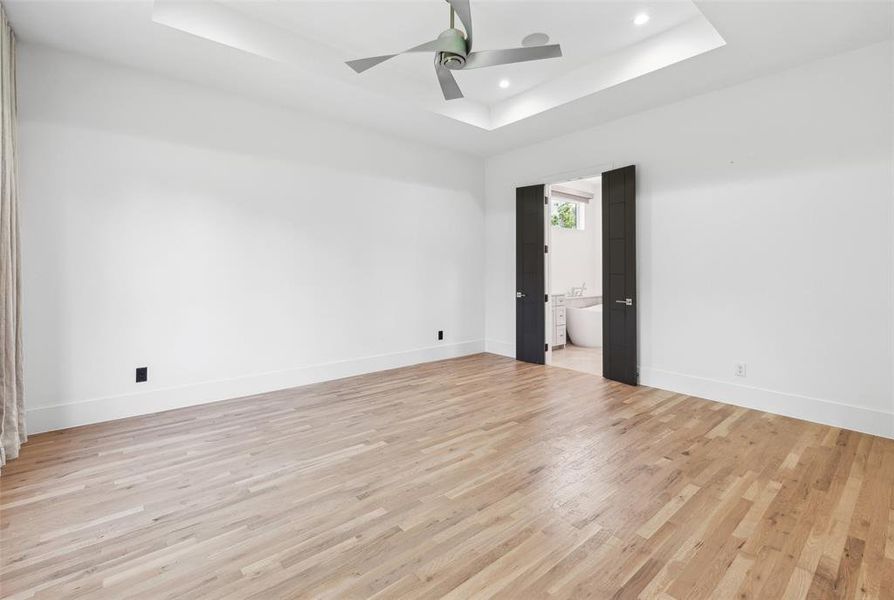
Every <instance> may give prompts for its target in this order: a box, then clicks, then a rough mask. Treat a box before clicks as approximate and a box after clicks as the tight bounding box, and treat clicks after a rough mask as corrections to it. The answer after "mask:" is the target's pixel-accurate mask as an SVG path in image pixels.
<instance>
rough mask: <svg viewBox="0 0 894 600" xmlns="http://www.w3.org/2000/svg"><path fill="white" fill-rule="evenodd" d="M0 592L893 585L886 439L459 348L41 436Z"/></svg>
mask: <svg viewBox="0 0 894 600" xmlns="http://www.w3.org/2000/svg"><path fill="white" fill-rule="evenodd" d="M0 485H2V490H0V509H2V517H0V534H2V559H0V569H2V570H0V573H2V575H0V577H2V579H0V584H2V595H3V597H4V598H27V597H35V598H54V599H55V598H114V599H124V598H150V599H161V598H185V599H196V598H258V599H272V598H367V597H375V598H404V597H406V598H437V597H447V598H475V597H500V598H511V599H525V600H526V599H533V598H569V597H580V598H584V597H588V598H599V599H602V598H606V599H607V598H637V597H639V598H658V599H663V600H669V599H678V600H683V599H690V598H718V599H736V598H756V599H761V600H766V599H773V598H792V599H795V598H810V599H815V598H878V599H891V598H894V493H892V492H894V441H890V440H885V439H882V438H877V437H872V436H869V435H862V434H859V433H854V432H851V431H844V430H840V429H836V428H832V427H825V426H821V425H814V424H810V423H805V422H801V421H795V420H792V419H787V418H783V417H778V416H773V415H769V414H764V413H760V412H755V411H749V410H744V409H740V408H736V407H733V406H727V405H723V404H717V403H712V402H708V401H705V400H699V399H696V398H690V397H687V396H683V395H678V394H673V393H670V392H664V391H659V390H654V389H649V388H645V387H640V388H632V387H627V386H624V385H622V384H617V383H611V382H608V381H606V380H603V379H601V378H599V377H595V376H593V375H588V374H584V373H577V372H575V371H569V370H565V369H554V368H549V367H542V366H536V365H529V364H524V363H520V362H515V361H512V360H509V359H505V358H501V357H495V356H492V355H477V356H472V357H465V358H461V359H456V360H452V361H444V362H439V363H432V364H427V365H420V366H416V367H409V368H405V369H399V370H395V371H389V372H384V373H377V374H372V375H366V376H360V377H354V378H350V379H345V380H341V381H334V382H328V383H323V384H318V385H313V386H308V387H303V388H297V389H292V390H285V391H281V392H275V393H271V394H266V395H262V396H256V397H252V398H245V399H239V400H233V401H227V402H220V403H216V404H209V405H204V406H198V407H193V408H188V409H182V410H177V411H171V412H167V413H162V414H156V415H151V416H145V417H139V418H133V419H127V420H122V421H117V422H112V423H105V424H99V425H92V426H87V427H81V428H77V429H70V430H66V431H60V432H53V433H47V434H43V435H37V436H34V437H33V438H32V439H31V440H30V441H29V442H28V444H27V445H26V447H25V448H24V450H23V452H22V455H21V457H20V458H19V459H18V460H16V461H13V462H11V463H10V464H9V465H8V466H7V467H6V468H5V470H4V472H3V476H2V479H0Z"/></svg>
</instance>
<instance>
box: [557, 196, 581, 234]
mask: <svg viewBox="0 0 894 600" xmlns="http://www.w3.org/2000/svg"><path fill="white" fill-rule="evenodd" d="M551 222H552V224H553V225H555V226H557V227H564V228H565V229H577V206H575V204H574V203H573V202H562V203H561V204H556V205H555V206H554V207H553V214H552V219H551Z"/></svg>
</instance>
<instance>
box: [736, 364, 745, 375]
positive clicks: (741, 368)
mask: <svg viewBox="0 0 894 600" xmlns="http://www.w3.org/2000/svg"><path fill="white" fill-rule="evenodd" d="M736 377H745V363H736Z"/></svg>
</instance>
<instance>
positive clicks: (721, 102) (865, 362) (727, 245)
mask: <svg viewBox="0 0 894 600" xmlns="http://www.w3.org/2000/svg"><path fill="white" fill-rule="evenodd" d="M892 67H894V64H892V48H891V44H890V43H884V44H880V45H875V46H871V47H868V48H864V49H861V50H858V51H855V52H851V53H848V54H844V55H840V56H836V57H833V58H829V59H826V60H822V61H819V62H815V63H811V64H808V65H805V66H802V67H800V68H797V69H794V70H791V71H787V72H784V73H779V74H777V75H774V76H770V77H765V78H761V79H757V80H754V81H751V82H748V83H745V84H742V85H738V86H736V87H732V88H728V89H725V90H721V91H718V92H714V93H711V94H706V95H703V96H699V97H695V98H691V99H688V100H686V101H683V102H680V103H677V104H673V105H668V106H666V107H662V108H659V109H656V110H651V111H648V112H644V113H641V114H638V115H634V116H631V117H628V118H624V119H620V120H617V121H614V122H611V123H608V124H605V125H603V126H600V127H597V128H594V129H589V130H585V131H580V132H578V133H575V134H573V135H569V136H565V137H562V138H557V139H554V140H551V141H548V142H545V143H541V144H537V145H534V146H530V147H526V148H522V149H519V150H517V151H513V152H512V153H509V154H504V155H501V156H498V157H495V158H493V159H491V160H489V161H488V165H487V172H486V178H487V181H486V194H487V218H486V239H487V242H486V245H487V324H486V331H487V334H486V335H487V348H488V349H489V350H490V351H493V352H499V353H503V354H508V355H511V354H512V352H513V349H514V327H515V323H514V319H515V314H514V298H513V292H514V289H515V287H514V277H515V275H514V273H515V256H514V248H515V242H514V235H515V233H514V232H515V211H514V205H515V200H514V188H515V187H516V186H518V185H526V184H533V183H537V182H541V181H556V180H557V179H556V178H555V176H554V174H557V173H577V174H582V175H583V174H589V171H588V170H589V169H590V168H592V167H593V166H595V165H604V164H613V165H615V166H623V165H627V164H636V165H637V185H638V212H637V218H638V224H637V236H638V242H637V243H638V257H637V269H638V285H639V307H638V308H639V312H638V315H639V344H640V346H639V364H640V374H641V377H640V379H641V382H642V383H644V384H648V385H654V386H656V387H661V388H665V389H670V390H675V391H680V392H684V393H692V394H697V395H700V396H703V397H708V398H712V399H716V400H721V401H725V402H731V403H734V404H741V405H745V406H752V407H755V408H759V409H762V410H767V411H769V412H774V413H781V414H787V415H792V416H798V417H802V418H805V419H810V420H814V421H819V422H824V423H832V424H836V425H841V426H846V427H850V428H854V429H859V430H862V431H869V432H874V433H879V434H883V435H888V436H894V406H892V404H894V402H892V378H891V364H892V333H894V331H892V317H894V309H892V286H891V280H892V273H894V268H892V267H894V265H892V242H891V239H892V233H894V228H892V222H894V221H892V202H894V181H892V179H894V174H892V169H891V166H892V138H891V132H892V110H891V107H892V98H894V94H892V72H894V69H892ZM739 361H742V362H745V363H747V377H745V378H738V377H735V376H734V364H735V363H736V362H739Z"/></svg>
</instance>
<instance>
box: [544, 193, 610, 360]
mask: <svg viewBox="0 0 894 600" xmlns="http://www.w3.org/2000/svg"><path fill="white" fill-rule="evenodd" d="M546 193H547V195H548V197H549V215H548V224H549V234H548V235H549V239H548V246H549V252H548V253H547V254H546V260H547V263H548V266H547V270H546V272H547V289H548V293H549V296H550V301H549V304H550V310H551V312H552V325H551V326H548V327H547V330H546V331H547V338H548V339H547V342H548V343H549V345H550V350H551V351H550V352H548V353H547V363H548V364H550V365H552V366H555V367H561V368H565V369H572V370H574V371H583V372H585V373H590V374H592V375H600V376H601V375H602V338H603V336H602V202H601V198H602V176H601V175H598V176H596V177H589V178H582V179H574V180H571V181H562V182H559V183H555V184H551V185H548V186H547V187H546Z"/></svg>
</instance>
